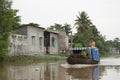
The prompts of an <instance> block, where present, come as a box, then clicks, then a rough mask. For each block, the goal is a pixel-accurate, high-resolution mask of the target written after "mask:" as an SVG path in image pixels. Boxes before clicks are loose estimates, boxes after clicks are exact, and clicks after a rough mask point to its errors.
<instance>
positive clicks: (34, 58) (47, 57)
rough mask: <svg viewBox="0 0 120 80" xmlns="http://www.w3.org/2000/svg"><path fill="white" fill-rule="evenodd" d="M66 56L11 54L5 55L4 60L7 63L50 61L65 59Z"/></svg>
mask: <svg viewBox="0 0 120 80" xmlns="http://www.w3.org/2000/svg"><path fill="white" fill-rule="evenodd" d="M66 58H67V57H64V56H54V55H42V56H12V57H7V58H6V59H5V62H8V63H18V64H22V63H25V64H27V63H33V62H51V61H54V62H55V61H60V60H66Z"/></svg>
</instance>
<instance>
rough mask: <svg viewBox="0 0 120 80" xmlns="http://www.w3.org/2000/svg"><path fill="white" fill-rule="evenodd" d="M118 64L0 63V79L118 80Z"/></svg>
mask: <svg viewBox="0 0 120 80" xmlns="http://www.w3.org/2000/svg"><path fill="white" fill-rule="evenodd" d="M119 79H120V66H94V67H86V68H64V67H61V66H60V63H33V64H29V65H15V64H11V65H7V64H0V80H119Z"/></svg>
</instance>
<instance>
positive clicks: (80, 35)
mask: <svg viewBox="0 0 120 80" xmlns="http://www.w3.org/2000/svg"><path fill="white" fill-rule="evenodd" d="M76 17H77V19H76V20H75V26H76V28H77V33H76V34H75V35H74V36H73V42H74V43H81V44H82V46H83V47H87V46H89V40H90V39H91V38H94V39H95V41H96V47H98V48H99V49H100V53H101V54H102V53H103V52H106V51H107V49H106V47H105V38H104V37H103V36H102V35H101V34H100V32H99V31H98V29H97V28H96V26H95V25H94V24H93V23H92V22H91V20H90V19H89V17H88V15H87V13H86V12H84V11H83V12H81V13H80V12H79V15H78V16H76Z"/></svg>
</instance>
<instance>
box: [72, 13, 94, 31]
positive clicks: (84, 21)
mask: <svg viewBox="0 0 120 80" xmlns="http://www.w3.org/2000/svg"><path fill="white" fill-rule="evenodd" d="M76 17H77V19H76V20H75V24H74V25H76V26H77V31H78V32H84V31H85V29H88V27H89V26H90V25H91V24H92V23H91V21H90V19H89V17H88V16H87V13H86V12H84V11H82V12H81V13H80V12H79V15H78V16H76Z"/></svg>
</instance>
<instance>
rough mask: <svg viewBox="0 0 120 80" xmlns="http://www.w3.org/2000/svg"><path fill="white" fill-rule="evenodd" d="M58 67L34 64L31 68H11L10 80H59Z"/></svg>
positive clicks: (52, 64) (51, 64)
mask: <svg viewBox="0 0 120 80" xmlns="http://www.w3.org/2000/svg"><path fill="white" fill-rule="evenodd" d="M58 67H59V66H58V65H56V64H54V63H50V64H44V63H40V64H34V65H29V66H13V65H12V66H10V67H9V80H57V76H58V75H57V73H58Z"/></svg>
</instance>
